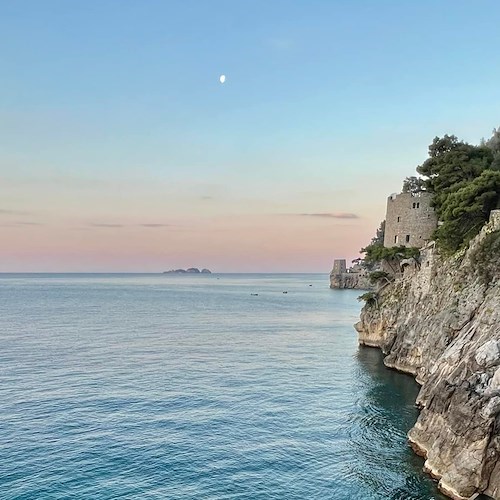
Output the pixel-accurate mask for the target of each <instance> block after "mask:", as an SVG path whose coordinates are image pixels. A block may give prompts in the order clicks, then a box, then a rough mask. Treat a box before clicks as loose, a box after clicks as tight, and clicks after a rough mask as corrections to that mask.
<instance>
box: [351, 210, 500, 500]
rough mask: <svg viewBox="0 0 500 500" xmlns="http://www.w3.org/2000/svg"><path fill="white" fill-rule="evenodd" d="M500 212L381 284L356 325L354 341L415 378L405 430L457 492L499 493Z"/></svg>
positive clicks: (444, 485) (442, 481)
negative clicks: (463, 246) (465, 238)
mask: <svg viewBox="0 0 500 500" xmlns="http://www.w3.org/2000/svg"><path fill="white" fill-rule="evenodd" d="M499 278H500V211H494V212H492V215H491V218H490V222H489V223H488V224H487V225H486V226H485V227H483V229H482V231H481V233H480V234H479V235H478V236H477V237H476V238H475V239H474V240H473V241H472V242H471V244H470V245H469V248H468V249H467V250H466V251H464V252H461V253H459V254H457V255H455V256H453V257H451V258H448V259H443V258H441V257H440V256H439V255H438V254H437V252H436V250H435V249H434V248H433V247H432V245H429V246H427V247H426V248H424V249H423V250H422V253H421V259H420V268H419V269H415V270H412V271H411V272H405V274H404V276H403V277H402V278H400V279H397V280H396V281H394V282H393V283H391V284H388V285H386V286H385V287H383V288H382V289H380V290H379V291H378V293H377V295H376V297H375V298H373V299H372V300H371V301H370V303H367V304H366V305H365V307H364V308H363V310H362V313H361V320H360V322H359V323H358V324H357V325H356V329H357V330H358V332H359V342H360V343H361V344H364V345H367V346H373V347H380V348H381V349H382V350H383V352H384V353H385V354H386V357H385V361H384V362H385V364H386V365H387V366H388V367H390V368H395V369H397V370H401V371H403V372H407V373H410V374H412V375H414V376H415V377H416V380H417V381H418V382H419V383H420V384H421V385H422V387H421V390H420V393H419V396H418V399H417V404H418V406H419V407H420V408H421V413H420V416H419V418H418V420H417V422H416V424H415V426H414V427H413V428H412V429H411V430H410V432H409V435H408V437H409V440H410V444H411V445H412V447H413V449H414V450H415V451H416V452H417V453H419V454H421V455H423V456H424V457H425V459H426V461H425V469H426V470H427V471H428V472H429V473H430V474H431V475H432V476H434V477H435V478H436V479H438V480H439V488H440V489H441V491H443V492H444V493H445V494H447V495H448V496H450V497H452V498H455V499H467V498H474V497H475V496H476V495H477V494H479V493H484V494H486V495H488V496H490V497H492V498H495V499H500V279H499Z"/></svg>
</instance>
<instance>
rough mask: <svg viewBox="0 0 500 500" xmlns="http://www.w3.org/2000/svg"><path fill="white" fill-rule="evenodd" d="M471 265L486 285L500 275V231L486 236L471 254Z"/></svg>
mask: <svg viewBox="0 0 500 500" xmlns="http://www.w3.org/2000/svg"><path fill="white" fill-rule="evenodd" d="M471 264H472V265H473V267H474V268H475V269H476V271H477V272H478V274H479V276H480V278H481V281H482V282H483V283H484V284H485V285H487V284H488V283H490V282H491V281H492V280H493V279H494V278H495V277H498V276H499V275H500V231H493V232H492V233H489V234H488V235H486V237H485V238H484V240H483V241H482V242H481V244H480V245H479V247H478V248H477V249H476V250H475V251H474V252H473V253H472V254H471Z"/></svg>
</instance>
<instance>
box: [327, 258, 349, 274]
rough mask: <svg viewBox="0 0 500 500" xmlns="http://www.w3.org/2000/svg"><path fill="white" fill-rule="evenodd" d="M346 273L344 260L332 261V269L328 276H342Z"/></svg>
mask: <svg viewBox="0 0 500 500" xmlns="http://www.w3.org/2000/svg"><path fill="white" fill-rule="evenodd" d="M345 272H347V266H346V263H345V259H335V260H334V261H333V269H332V272H331V273H330V274H342V273H345Z"/></svg>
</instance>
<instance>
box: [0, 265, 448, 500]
mask: <svg viewBox="0 0 500 500" xmlns="http://www.w3.org/2000/svg"><path fill="white" fill-rule="evenodd" d="M328 284H329V283H328V276H327V275H320V274H211V275H169V274H2V275H0V499H2V500H5V499H16V500H24V499H26V500H27V499H30V500H31V499H36V500H38V499H92V500H98V499H200V500H210V499H213V500H216V499H217V500H219V499H221V500H222V499H228V500H229V499H251V500H260V499H262V500H264V499H276V500H278V499H279V500H282V499H283V500H295V499H297V500H299V499H300V500H302V499H346V500H348V499H349V500H350V499H391V500H409V499H415V500H416V499H422V500H423V499H442V498H443V497H442V496H441V495H440V494H439V492H438V491H437V489H436V486H435V483H434V482H433V481H432V480H431V479H430V478H429V477H428V476H427V475H425V474H424V473H423V472H422V466H423V461H422V459H421V458H419V457H417V456H416V455H414V454H413V452H412V451H411V450H410V448H409V447H408V444H407V440H406V433H407V432H408V430H409V429H410V427H411V426H412V425H413V423H414V422H415V420H416V418H417V415H418V413H417V410H416V408H415V405H414V403H415V398H416V396H417V393H418V386H417V384H416V383H415V382H414V380H413V378H411V377H410V376H408V375H404V374H400V373H396V372H394V371H391V370H388V369H387V368H385V367H384V366H383V364H382V355H381V353H380V351H379V350H378V349H373V348H366V347H359V346H358V344H357V337H356V331H355V330H354V328H353V324H354V323H355V322H356V321H357V319H358V316H359V312H360V308H361V304H360V303H359V302H358V300H357V297H358V295H359V294H360V292H359V291H356V290H331V289H329V287H328Z"/></svg>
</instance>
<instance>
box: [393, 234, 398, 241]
mask: <svg viewBox="0 0 500 500" xmlns="http://www.w3.org/2000/svg"><path fill="white" fill-rule="evenodd" d="M397 242H398V236H397V235H396V236H394V243H397Z"/></svg>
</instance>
